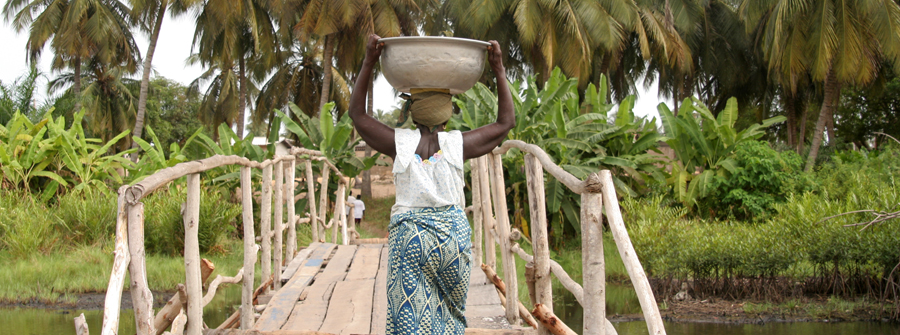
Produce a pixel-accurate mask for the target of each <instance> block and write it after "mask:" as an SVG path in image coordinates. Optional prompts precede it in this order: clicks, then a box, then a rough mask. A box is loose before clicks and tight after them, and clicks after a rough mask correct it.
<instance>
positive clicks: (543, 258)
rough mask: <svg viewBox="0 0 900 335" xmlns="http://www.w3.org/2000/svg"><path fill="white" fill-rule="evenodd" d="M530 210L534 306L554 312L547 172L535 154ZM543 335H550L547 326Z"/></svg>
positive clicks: (529, 176)
mask: <svg viewBox="0 0 900 335" xmlns="http://www.w3.org/2000/svg"><path fill="white" fill-rule="evenodd" d="M525 175H526V184H527V187H528V208H529V210H530V212H531V227H530V228H531V244H532V246H533V249H534V281H535V282H534V290H535V292H534V303H535V304H541V305H544V306H545V307H547V309H549V310H551V311H552V310H553V287H552V285H551V283H550V242H549V239H548V237H547V206H546V195H545V192H544V168H543V166H542V165H541V162H540V161H538V159H537V158H536V157H534V155H532V154H527V155H525ZM538 333H539V334H549V333H550V332H549V331H548V330H547V328H546V327H544V325H543V324H541V326H540V327H539V329H538Z"/></svg>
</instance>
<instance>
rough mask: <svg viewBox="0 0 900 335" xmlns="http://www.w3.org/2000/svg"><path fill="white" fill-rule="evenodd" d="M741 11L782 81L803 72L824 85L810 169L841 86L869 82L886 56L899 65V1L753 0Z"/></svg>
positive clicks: (792, 81) (789, 84)
mask: <svg viewBox="0 0 900 335" xmlns="http://www.w3.org/2000/svg"><path fill="white" fill-rule="evenodd" d="M740 14H741V17H742V18H743V19H744V20H745V21H746V22H747V23H748V24H747V29H748V30H749V31H751V32H754V33H755V34H756V36H757V39H756V40H757V41H758V42H757V43H759V47H760V48H761V50H762V54H763V58H764V59H765V61H766V63H767V65H768V68H769V71H770V73H772V76H773V78H775V79H776V80H777V81H779V83H780V84H781V86H782V87H784V88H785V89H789V90H791V91H795V90H796V88H797V85H798V83H799V81H800V80H802V79H803V78H804V76H806V75H809V76H811V77H812V80H813V81H814V82H815V83H820V84H821V85H822V87H823V92H824V97H823V98H822V104H821V108H820V110H819V117H818V120H817V121H816V130H815V133H813V140H812V144H811V147H810V152H809V157H808V158H807V161H806V168H805V169H806V170H807V171H809V170H810V169H812V167H813V166H814V165H815V162H816V158H817V156H818V152H819V147H820V146H821V144H822V140H823V132H824V130H825V124H826V121H827V120H829V119H830V117H831V115H832V114H833V111H834V107H835V105H836V104H837V103H838V100H839V99H840V91H841V90H840V89H841V86H843V85H847V84H849V85H859V86H864V85H868V84H869V83H871V82H873V80H874V79H875V78H876V77H877V75H878V73H879V69H880V67H881V66H883V62H885V61H887V62H889V63H890V64H891V65H892V66H893V68H894V69H895V70H896V69H900V6H898V5H897V3H896V2H894V1H883V0H882V1H877V0H859V1H854V2H849V3H848V2H841V1H835V0H822V1H804V0H752V1H743V2H742V3H741V6H740ZM830 140H833V139H830Z"/></svg>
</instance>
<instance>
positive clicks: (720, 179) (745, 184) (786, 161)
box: [700, 141, 812, 220]
mask: <svg viewBox="0 0 900 335" xmlns="http://www.w3.org/2000/svg"><path fill="white" fill-rule="evenodd" d="M734 160H735V162H736V163H737V164H736V165H737V168H736V169H735V170H734V171H733V172H732V173H731V175H730V176H716V177H714V179H713V182H712V185H711V186H710V189H711V190H710V192H709V193H710V195H709V196H707V197H705V198H704V199H703V200H702V201H701V203H700V207H701V208H705V209H708V212H710V213H713V214H714V216H717V217H719V218H731V219H739V220H753V219H761V218H764V217H765V216H766V215H767V214H768V213H770V212H771V209H772V205H774V204H775V203H782V202H784V201H785V200H786V198H787V196H788V194H790V192H798V191H799V192H804V191H806V190H807V189H810V188H811V187H812V184H811V181H809V182H807V181H805V180H809V179H810V178H809V177H808V175H807V174H805V173H803V159H802V158H800V156H799V155H797V154H796V153H795V152H793V151H785V152H780V153H779V152H777V151H775V150H774V149H772V148H771V147H770V146H769V143H768V142H763V141H746V142H742V143H739V144H737V148H736V150H735V154H734Z"/></svg>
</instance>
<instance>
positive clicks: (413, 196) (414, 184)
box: [391, 129, 466, 216]
mask: <svg viewBox="0 0 900 335" xmlns="http://www.w3.org/2000/svg"><path fill="white" fill-rule="evenodd" d="M421 137H422V134H420V133H419V131H418V130H411V129H394V144H395V145H396V150H397V156H396V157H395V158H394V169H393V173H394V187H395V188H396V189H397V199H396V201H397V202H396V203H395V204H394V207H392V208H391V216H393V215H396V214H400V213H403V212H407V211H409V210H412V209H416V208H423V207H443V206H450V205H457V206H459V208H460V209H463V208H465V207H466V206H465V201H466V197H465V194H464V193H463V187H464V186H465V180H464V179H463V138H462V133H461V132H459V131H458V130H454V131H450V132H440V133H438V144H439V145H440V150H439V151H438V152H437V153H436V154H434V156H431V157H430V158H428V159H423V158H421V157H419V155H418V154H416V148H417V147H418V146H419V139H421Z"/></svg>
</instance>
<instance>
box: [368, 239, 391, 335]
mask: <svg viewBox="0 0 900 335" xmlns="http://www.w3.org/2000/svg"><path fill="white" fill-rule="evenodd" d="M387 275H388V247H387V245H383V246H382V248H381V261H380V262H378V274H376V275H375V296H374V297H372V328H371V332H372V334H384V333H385V332H386V331H387V330H386V327H387Z"/></svg>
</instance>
